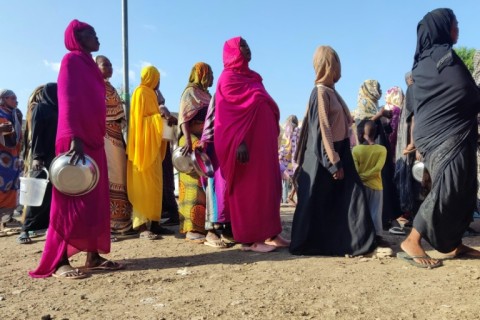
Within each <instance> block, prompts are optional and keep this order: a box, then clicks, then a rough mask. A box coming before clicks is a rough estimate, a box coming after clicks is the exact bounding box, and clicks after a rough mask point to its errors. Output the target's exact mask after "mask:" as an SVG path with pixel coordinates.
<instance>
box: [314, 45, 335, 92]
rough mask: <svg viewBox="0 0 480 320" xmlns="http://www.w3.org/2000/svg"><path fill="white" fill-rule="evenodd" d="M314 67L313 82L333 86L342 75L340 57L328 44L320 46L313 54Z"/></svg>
mask: <svg viewBox="0 0 480 320" xmlns="http://www.w3.org/2000/svg"><path fill="white" fill-rule="evenodd" d="M313 68H314V69H315V74H316V77H315V84H323V85H324V86H327V87H330V88H333V87H334V86H335V83H336V82H337V81H338V80H340V77H341V75H342V71H341V65H340V58H339V57H338V55H337V53H336V52H335V50H333V48H332V47H329V46H320V47H318V48H317V50H315V53H314V55H313Z"/></svg>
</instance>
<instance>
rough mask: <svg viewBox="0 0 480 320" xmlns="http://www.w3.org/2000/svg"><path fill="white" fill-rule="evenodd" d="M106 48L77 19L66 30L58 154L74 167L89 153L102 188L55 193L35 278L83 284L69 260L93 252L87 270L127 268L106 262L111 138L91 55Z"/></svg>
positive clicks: (60, 81)
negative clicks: (107, 145) (106, 139)
mask: <svg viewBox="0 0 480 320" xmlns="http://www.w3.org/2000/svg"><path fill="white" fill-rule="evenodd" d="M99 46H100V43H99V42H98V38H97V36H96V33H95V30H94V29H93V27H91V26H90V25H88V24H86V23H84V22H80V21H78V20H73V21H72V22H70V24H69V25H68V27H67V29H66V30H65V47H66V48H67V49H68V50H69V51H70V52H69V53H67V54H66V55H65V56H64V57H63V60H62V63H61V67H60V73H59V75H58V128H57V138H56V154H57V155H58V154H62V153H66V152H67V153H68V154H70V155H71V156H72V157H71V161H70V162H71V163H74V164H75V163H77V162H78V161H84V159H85V157H84V156H85V154H88V155H89V156H90V157H92V158H93V159H94V160H95V162H96V163H97V165H98V168H99V172H100V178H99V182H98V184H97V186H96V187H95V188H94V189H93V190H92V191H90V192H89V193H87V194H86V195H82V196H68V195H65V194H63V193H61V192H60V191H58V190H57V189H55V188H53V193H52V204H51V210H50V226H49V228H48V235H47V240H46V243H45V249H44V250H43V254H42V258H41V260H40V264H39V266H38V267H37V269H36V270H34V271H31V272H30V276H32V277H33V278H45V277H49V276H51V275H53V276H55V277H61V278H65V279H80V278H85V277H86V276H87V274H86V273H84V272H82V271H80V270H78V269H74V268H72V266H71V265H70V263H69V261H68V258H69V257H70V256H72V255H74V254H76V253H78V252H80V251H85V252H87V260H86V262H85V270H116V269H119V268H121V267H122V265H120V264H118V263H116V262H113V261H109V260H106V259H105V258H102V257H101V256H100V255H99V253H108V252H110V213H109V193H108V177H107V172H108V170H107V162H106V157H105V151H104V145H103V143H104V142H103V141H104V140H103V137H104V136H105V130H106V129H105V117H106V105H105V84H104V82H103V77H102V74H101V73H100V70H99V69H98V67H97V65H96V64H95V61H94V60H93V59H92V56H91V52H94V51H98V49H99Z"/></svg>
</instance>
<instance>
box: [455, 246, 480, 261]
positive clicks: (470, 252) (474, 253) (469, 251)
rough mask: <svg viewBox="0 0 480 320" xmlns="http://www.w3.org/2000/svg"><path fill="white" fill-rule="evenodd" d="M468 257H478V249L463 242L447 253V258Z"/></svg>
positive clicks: (479, 256)
mask: <svg viewBox="0 0 480 320" xmlns="http://www.w3.org/2000/svg"><path fill="white" fill-rule="evenodd" d="M455 258H470V259H480V251H479V250H477V249H474V248H472V247H469V246H466V245H464V244H461V245H459V246H458V247H457V248H456V249H455V250H453V251H452V252H450V253H449V254H448V255H447V259H455Z"/></svg>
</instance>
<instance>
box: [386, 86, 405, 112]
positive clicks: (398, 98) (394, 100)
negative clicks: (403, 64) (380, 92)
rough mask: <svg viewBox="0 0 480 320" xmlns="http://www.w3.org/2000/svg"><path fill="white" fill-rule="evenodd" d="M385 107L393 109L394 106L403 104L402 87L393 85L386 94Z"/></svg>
mask: <svg viewBox="0 0 480 320" xmlns="http://www.w3.org/2000/svg"><path fill="white" fill-rule="evenodd" d="M385 102H386V104H385V109H386V110H393V107H394V106H396V107H399V108H401V107H402V105H403V91H402V89H400V87H397V86H395V87H391V88H390V89H388V90H387V93H386V95H385Z"/></svg>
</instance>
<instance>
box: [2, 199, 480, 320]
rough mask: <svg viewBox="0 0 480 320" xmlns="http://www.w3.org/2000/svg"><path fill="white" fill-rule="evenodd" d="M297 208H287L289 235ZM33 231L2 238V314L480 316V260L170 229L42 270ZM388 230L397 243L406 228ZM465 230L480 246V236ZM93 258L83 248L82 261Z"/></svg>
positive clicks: (478, 223)
mask: <svg viewBox="0 0 480 320" xmlns="http://www.w3.org/2000/svg"><path fill="white" fill-rule="evenodd" d="M292 213H293V210H292V209H291V208H282V218H283V223H284V234H285V235H286V236H287V237H288V236H289V233H290V228H291V220H292ZM474 227H475V228H476V229H477V230H479V229H480V221H478V220H477V221H476V223H475V225H474ZM172 228H174V229H176V228H177V227H172ZM33 240H34V243H33V244H31V245H18V244H17V243H16V242H15V236H9V237H3V238H0V253H1V254H0V319H42V317H43V319H50V318H51V319H116V320H119V319H191V320H201V319H203V320H205V319H479V318H480V299H479V293H480V261H478V260H449V261H447V260H446V261H444V266H443V267H441V268H438V269H434V270H424V269H419V268H415V267H413V266H410V265H409V264H407V263H405V262H403V261H400V260H397V259H395V258H382V259H378V258H366V257H355V258H346V257H298V256H292V255H290V254H289V253H288V251H287V250H286V249H282V250H278V251H276V252H272V253H268V254H258V253H252V252H241V251H240V250H239V246H238V245H237V246H235V247H233V248H230V249H226V250H218V249H213V248H210V247H208V246H205V245H198V244H192V243H186V242H185V241H184V240H183V239H179V238H177V237H175V236H165V237H164V239H162V240H157V241H149V240H141V239H125V240H122V241H119V242H116V243H113V244H112V252H111V254H109V255H108V256H107V257H108V258H109V259H114V260H118V261H121V262H123V263H125V264H126V265H127V269H126V270H123V271H118V272H112V273H95V274H92V276H91V277H89V278H87V279H84V280H75V281H73V280H59V279H56V278H48V279H36V280H34V279H30V278H29V277H28V275H27V270H29V269H32V268H34V267H35V266H36V264H37V262H38V260H39V258H40V255H41V252H42V249H43V245H44V237H40V238H34V239H33ZM388 240H389V241H391V242H392V244H393V245H392V248H393V249H394V252H397V251H398V244H399V242H400V241H401V240H402V236H388ZM464 240H465V243H466V244H469V245H473V246H475V247H477V248H478V247H480V237H472V238H464ZM429 253H430V254H431V255H433V256H437V257H438V256H439V253H438V252H435V251H429ZM84 259H85V255H83V254H80V255H78V256H75V257H73V259H72V264H73V265H75V266H81V265H82V264H83V263H84Z"/></svg>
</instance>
